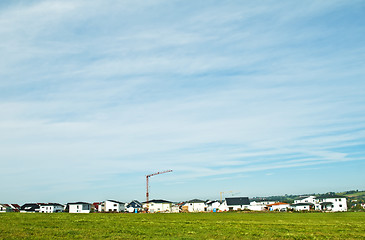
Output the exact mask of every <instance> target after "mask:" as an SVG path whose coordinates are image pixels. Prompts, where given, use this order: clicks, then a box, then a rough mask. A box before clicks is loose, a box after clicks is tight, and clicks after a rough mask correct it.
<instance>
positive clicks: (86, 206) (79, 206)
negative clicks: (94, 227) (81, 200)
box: [69, 204, 91, 213]
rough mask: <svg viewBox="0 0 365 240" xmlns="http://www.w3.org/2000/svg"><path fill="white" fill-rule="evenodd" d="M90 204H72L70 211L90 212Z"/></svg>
mask: <svg viewBox="0 0 365 240" xmlns="http://www.w3.org/2000/svg"><path fill="white" fill-rule="evenodd" d="M90 209H91V207H90V205H89V204H70V205H69V212H70V213H90Z"/></svg>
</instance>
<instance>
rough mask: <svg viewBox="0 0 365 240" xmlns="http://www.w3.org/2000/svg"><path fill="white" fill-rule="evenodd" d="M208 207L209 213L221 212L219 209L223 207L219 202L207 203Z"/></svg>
mask: <svg viewBox="0 0 365 240" xmlns="http://www.w3.org/2000/svg"><path fill="white" fill-rule="evenodd" d="M206 205H207V211H208V212H214V211H216V212H217V211H219V210H220V209H219V207H220V206H221V203H220V202H219V201H207V202H206Z"/></svg>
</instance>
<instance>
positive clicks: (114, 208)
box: [98, 200, 126, 212]
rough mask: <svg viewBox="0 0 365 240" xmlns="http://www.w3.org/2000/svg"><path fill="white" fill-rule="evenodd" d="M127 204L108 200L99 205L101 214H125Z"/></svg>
mask: <svg viewBox="0 0 365 240" xmlns="http://www.w3.org/2000/svg"><path fill="white" fill-rule="evenodd" d="M125 210H126V204H125V203H123V202H119V201H116V200H106V201H104V202H102V203H101V204H100V205H99V208H98V211H99V212H124V211H125Z"/></svg>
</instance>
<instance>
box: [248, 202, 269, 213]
mask: <svg viewBox="0 0 365 240" xmlns="http://www.w3.org/2000/svg"><path fill="white" fill-rule="evenodd" d="M265 203H266V202H265ZM265 203H264V202H250V206H248V209H249V210H251V211H263V210H265V208H266V205H267V204H265Z"/></svg>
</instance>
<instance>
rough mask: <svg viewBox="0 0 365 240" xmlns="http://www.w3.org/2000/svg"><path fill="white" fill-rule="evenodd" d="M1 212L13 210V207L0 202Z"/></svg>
mask: <svg viewBox="0 0 365 240" xmlns="http://www.w3.org/2000/svg"><path fill="white" fill-rule="evenodd" d="M0 212H11V207H10V206H9V205H8V204H0Z"/></svg>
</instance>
